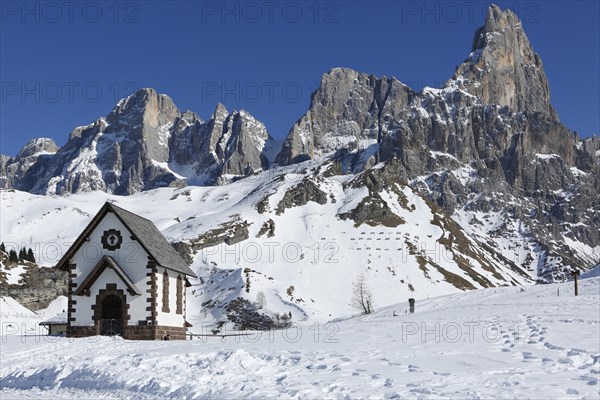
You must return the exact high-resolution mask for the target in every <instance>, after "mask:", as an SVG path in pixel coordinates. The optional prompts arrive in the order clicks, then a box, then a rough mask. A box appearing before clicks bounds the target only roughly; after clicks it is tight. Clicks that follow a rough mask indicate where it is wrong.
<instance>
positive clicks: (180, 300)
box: [176, 275, 183, 314]
mask: <svg viewBox="0 0 600 400" xmlns="http://www.w3.org/2000/svg"><path fill="white" fill-rule="evenodd" d="M176 312H177V314H183V279H182V278H181V275H177V310H176Z"/></svg>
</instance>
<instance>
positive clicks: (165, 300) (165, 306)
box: [162, 270, 170, 313]
mask: <svg viewBox="0 0 600 400" xmlns="http://www.w3.org/2000/svg"><path fill="white" fill-rule="evenodd" d="M162 303H163V304H162V312H166V313H168V312H170V311H169V274H168V273H167V271H166V270H165V272H164V273H163V297H162Z"/></svg>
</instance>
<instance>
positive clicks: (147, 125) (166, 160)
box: [0, 89, 276, 195]
mask: <svg viewBox="0 0 600 400" xmlns="http://www.w3.org/2000/svg"><path fill="white" fill-rule="evenodd" d="M273 146H276V141H273V139H272V138H271V137H270V136H269V133H268V132H267V130H266V128H265V127H264V125H263V124H262V123H260V122H258V121H257V120H256V119H254V118H253V117H252V116H251V115H250V114H248V113H247V112H245V111H239V112H238V111H234V112H232V113H230V112H228V111H227V110H226V109H225V107H224V106H223V105H221V104H219V105H218V106H217V107H216V109H215V112H214V114H213V115H212V117H211V118H210V119H209V120H208V121H203V120H202V119H201V118H200V117H199V116H198V115H196V114H194V113H193V112H190V111H186V112H184V113H181V112H180V111H179V110H178V109H177V107H176V106H175V104H174V103H173V101H172V100H171V98H170V97H168V96H166V95H164V94H158V93H156V91H154V90H153V89H142V90H140V91H138V92H136V93H135V94H133V95H131V96H129V97H127V98H125V99H122V100H121V101H119V102H118V103H117V105H116V106H115V108H114V109H113V111H112V112H111V113H110V114H109V115H108V116H106V117H104V118H99V119H98V120H96V121H95V122H93V123H91V124H90V125H87V126H82V127H77V128H75V129H74V130H73V132H71V134H70V135H69V140H68V141H67V143H66V144H65V145H64V146H63V147H62V148H60V149H59V148H58V147H57V146H56V145H55V143H54V142H53V141H51V140H50V139H39V140H36V141H32V142H30V143H28V144H27V145H26V146H25V147H24V148H23V149H22V150H21V151H20V152H19V155H17V156H16V157H14V158H9V157H6V156H3V157H2V158H1V159H0V169H1V172H2V181H1V183H2V185H3V187H5V188H8V187H12V188H16V189H19V190H25V191H28V192H31V193H36V194H64V193H80V192H86V191H92V190H102V191H106V192H109V193H116V194H123V195H127V194H132V193H135V192H139V191H143V190H149V189H153V188H157V187H166V186H177V187H181V186H185V185H186V184H187V183H193V184H200V185H212V184H216V183H220V184H224V183H227V182H231V181H233V180H236V179H239V178H242V177H245V176H248V175H252V174H253V173H254V172H257V171H262V170H264V169H267V168H268V167H269V155H270V153H271V152H272V151H273ZM32 148H35V149H38V148H39V151H36V152H32V151H31V150H30V149H32ZM271 158H272V157H271Z"/></svg>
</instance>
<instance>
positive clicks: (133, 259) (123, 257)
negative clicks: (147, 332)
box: [71, 212, 160, 326]
mask: <svg viewBox="0 0 600 400" xmlns="http://www.w3.org/2000/svg"><path fill="white" fill-rule="evenodd" d="M108 229H117V230H119V231H121V235H122V236H123V243H122V244H121V248H120V249H118V250H115V251H109V250H106V249H103V248H102V243H101V241H100V239H101V237H102V235H103V233H104V231H106V230H108ZM104 255H109V256H111V257H112V258H114V259H115V261H116V262H117V264H119V266H120V267H121V268H122V269H123V271H125V273H126V274H127V276H129V278H130V279H131V280H132V281H133V283H134V284H135V286H136V287H137V288H138V290H139V291H140V292H141V295H138V296H133V295H131V294H129V293H127V292H125V293H126V294H127V301H128V303H129V304H130V306H129V315H130V316H131V318H130V319H129V325H137V324H138V321H139V320H143V321H145V320H146V317H147V316H149V315H150V313H149V312H147V311H146V307H147V302H146V298H147V296H148V294H147V293H146V289H147V288H148V286H147V284H146V282H147V281H148V279H149V278H148V277H146V272H147V270H146V265H147V263H148V254H147V253H146V251H145V250H144V248H143V247H142V246H141V245H140V244H139V242H137V241H136V240H132V239H131V233H130V232H129V230H128V229H127V228H126V227H125V226H124V225H123V224H122V223H121V221H119V219H118V218H117V217H116V216H115V215H114V214H113V213H111V212H109V213H108V214H107V215H106V216H105V217H104V219H103V220H102V221H100V223H99V224H98V226H97V227H96V229H95V230H94V231H93V232H92V233H91V234H90V240H89V242H84V244H83V245H82V246H81V247H80V248H79V250H78V251H77V252H76V253H75V255H74V256H73V259H72V261H73V262H74V263H76V264H77V266H76V269H75V271H72V272H75V273H76V274H77V277H76V278H74V279H73V282H75V283H77V284H78V286H79V285H81V283H82V282H83V280H84V279H85V278H86V277H87V276H88V274H89V273H90V272H91V271H92V269H93V268H94V267H95V266H96V264H97V263H98V261H100V259H101V258H102V256H104ZM107 283H116V284H117V287H118V288H119V289H123V290H125V289H126V286H125V284H124V283H123V281H121V279H120V278H119V277H118V276H117V275H116V273H115V272H114V271H112V270H109V269H107V270H105V271H104V273H103V274H102V276H101V277H100V278H98V280H97V281H96V282H95V283H94V285H93V286H92V288H91V290H90V296H73V300H77V304H76V305H75V310H76V312H75V313H72V315H71V317H75V318H76V320H75V321H74V322H72V323H71V324H72V325H74V326H75V325H78V326H89V325H93V321H92V315H93V312H92V309H91V305H92V304H95V302H96V295H97V294H98V290H100V289H105V288H106V284H107ZM76 289H77V288H75V290H76ZM159 293H160V292H159Z"/></svg>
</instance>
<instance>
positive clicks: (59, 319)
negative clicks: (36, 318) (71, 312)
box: [40, 311, 67, 325]
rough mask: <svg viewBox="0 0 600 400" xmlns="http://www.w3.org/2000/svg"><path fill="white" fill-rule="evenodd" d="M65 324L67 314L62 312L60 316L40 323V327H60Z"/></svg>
mask: <svg viewBox="0 0 600 400" xmlns="http://www.w3.org/2000/svg"><path fill="white" fill-rule="evenodd" d="M66 323H67V312H66V311H63V312H61V313H60V314H57V315H55V316H54V317H52V318H49V319H47V320H45V321H43V322H40V325H61V324H66Z"/></svg>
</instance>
